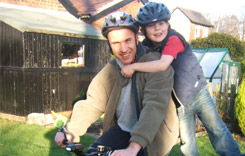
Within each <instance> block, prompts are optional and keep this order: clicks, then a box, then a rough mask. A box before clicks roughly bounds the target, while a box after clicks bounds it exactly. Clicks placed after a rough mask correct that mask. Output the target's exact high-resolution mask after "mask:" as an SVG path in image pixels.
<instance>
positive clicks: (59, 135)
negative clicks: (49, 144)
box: [54, 132, 71, 147]
mask: <svg viewBox="0 0 245 156" xmlns="http://www.w3.org/2000/svg"><path fill="white" fill-rule="evenodd" d="M64 135H65V134H64V133H63V132H57V133H56V135H55V139H54V140H55V142H56V144H57V145H59V146H60V147H65V145H64V144H63V141H64V140H65V136H64ZM66 138H67V140H68V141H69V142H71V136H70V135H66Z"/></svg>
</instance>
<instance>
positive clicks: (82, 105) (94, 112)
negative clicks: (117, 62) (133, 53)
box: [66, 64, 113, 142]
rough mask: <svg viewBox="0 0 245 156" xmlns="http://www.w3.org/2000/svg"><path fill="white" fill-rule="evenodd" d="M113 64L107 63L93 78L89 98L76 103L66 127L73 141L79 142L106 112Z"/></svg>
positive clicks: (88, 92)
mask: <svg viewBox="0 0 245 156" xmlns="http://www.w3.org/2000/svg"><path fill="white" fill-rule="evenodd" d="M111 67H112V66H111V65H110V64H107V65H106V66H105V67H104V68H103V69H102V70H101V71H100V72H99V73H98V74H97V75H96V76H95V77H94V79H93V80H92V82H91V83H90V85H89V88H88V91H87V99H86V100H80V101H78V102H76V103H75V105H74V108H73V111H72V116H71V120H70V122H69V123H68V124H67V126H66V129H67V132H68V133H69V134H71V135H72V136H73V138H72V141H73V142H79V139H80V137H79V136H81V135H83V134H85V133H86V131H87V128H88V127H89V126H90V125H91V124H92V123H94V122H95V121H96V120H98V119H99V117H100V116H101V115H102V114H103V113H104V111H105V107H106V104H107V100H108V95H110V91H111V88H112V85H113V84H111V82H113V81H112V80H111V79H112V78H111V76H110V74H109V72H110V71H111V70H112V69H111Z"/></svg>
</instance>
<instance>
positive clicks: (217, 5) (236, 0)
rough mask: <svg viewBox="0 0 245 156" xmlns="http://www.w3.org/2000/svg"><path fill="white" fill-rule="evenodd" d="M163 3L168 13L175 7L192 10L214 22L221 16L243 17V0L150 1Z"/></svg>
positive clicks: (244, 7)
mask: <svg viewBox="0 0 245 156" xmlns="http://www.w3.org/2000/svg"><path fill="white" fill-rule="evenodd" d="M151 1H158V2H162V3H164V4H165V5H166V6H167V7H168V8H169V10H170V11H172V9H174V8H176V7H177V6H180V7H183V8H187V9H192V10H195V11H198V12H201V13H202V14H203V15H207V16H209V17H210V19H212V20H215V19H217V18H219V17H223V16H231V15H236V16H238V17H241V16H243V17H245V0H151Z"/></svg>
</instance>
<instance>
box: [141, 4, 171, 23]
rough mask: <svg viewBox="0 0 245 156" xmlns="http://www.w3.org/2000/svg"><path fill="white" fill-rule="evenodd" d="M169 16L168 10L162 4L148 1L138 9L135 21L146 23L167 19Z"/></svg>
mask: <svg viewBox="0 0 245 156" xmlns="http://www.w3.org/2000/svg"><path fill="white" fill-rule="evenodd" d="M170 17H171V14H170V11H169V10H168V8H167V7H166V6H165V5H164V4H162V3H157V2H148V3H146V4H145V5H143V6H142V7H141V8H140V9H139V11H138V13H137V22H139V24H140V25H146V24H149V23H151V22H156V21H161V20H164V21H168V20H169V19H170Z"/></svg>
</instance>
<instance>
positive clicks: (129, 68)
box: [121, 64, 135, 78]
mask: <svg viewBox="0 0 245 156" xmlns="http://www.w3.org/2000/svg"><path fill="white" fill-rule="evenodd" d="M134 72H135V71H134V69H133V64H129V65H125V66H122V70H121V73H122V75H123V76H124V77H127V78H131V77H132V76H133V74H134Z"/></svg>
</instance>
